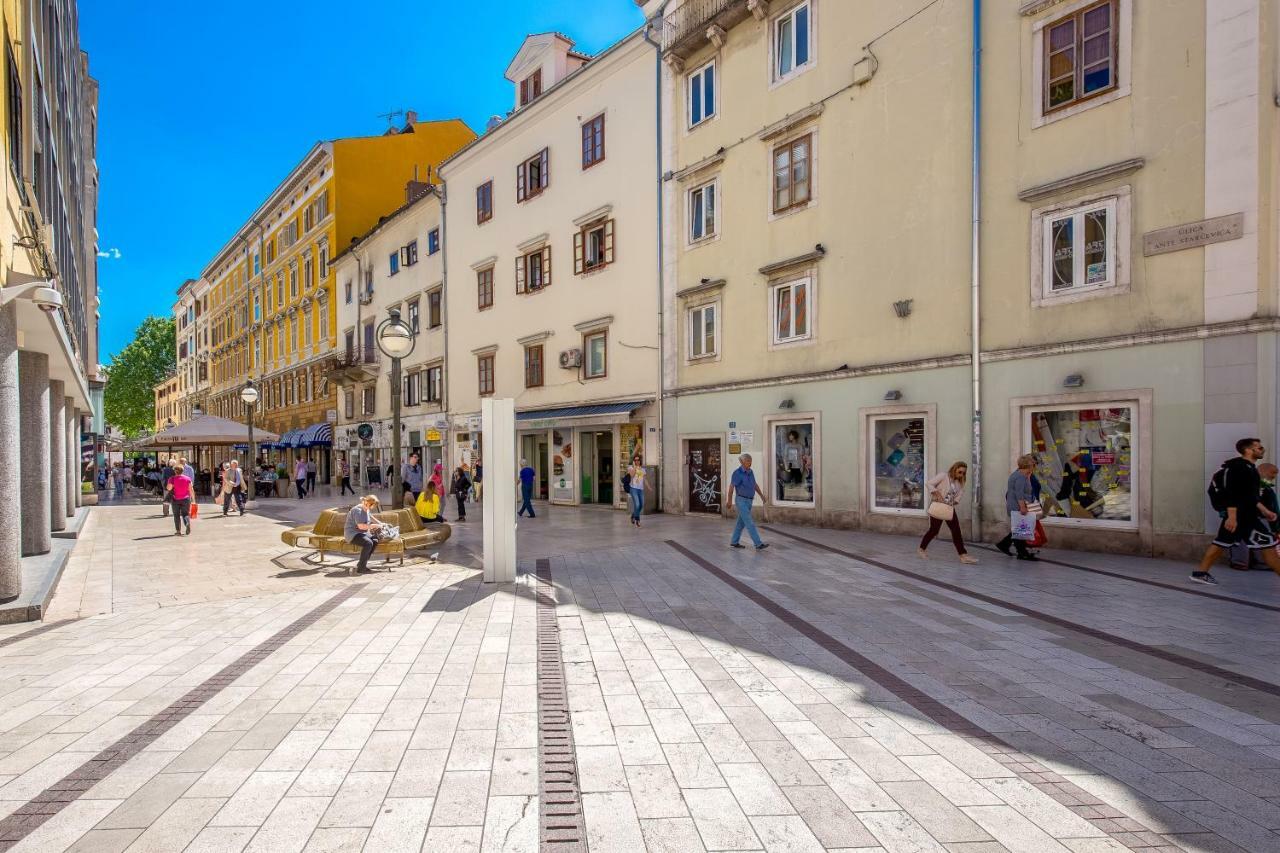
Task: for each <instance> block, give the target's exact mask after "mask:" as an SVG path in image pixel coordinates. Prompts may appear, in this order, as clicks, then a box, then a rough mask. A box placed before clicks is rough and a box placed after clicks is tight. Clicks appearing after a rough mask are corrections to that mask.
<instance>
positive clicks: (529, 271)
mask: <svg viewBox="0 0 1280 853" xmlns="http://www.w3.org/2000/svg"><path fill="white" fill-rule="evenodd" d="M550 284H551V247H550V246H543V247H542V248H541V249H534V250H533V251H532V252H530V253H528V254H527V255H521V256H519V257H517V258H516V293H534V292H536V291H539V290H541V289H542V288H544V287H547V286H549V285H550Z"/></svg>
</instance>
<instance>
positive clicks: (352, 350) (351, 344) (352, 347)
mask: <svg viewBox="0 0 1280 853" xmlns="http://www.w3.org/2000/svg"><path fill="white" fill-rule="evenodd" d="M346 348H347V358H348V359H351V358H353V357H355V354H356V330H355V329H347V333H346Z"/></svg>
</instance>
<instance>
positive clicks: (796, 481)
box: [773, 422, 814, 503]
mask: <svg viewBox="0 0 1280 853" xmlns="http://www.w3.org/2000/svg"><path fill="white" fill-rule="evenodd" d="M773 436H774V453H773V458H774V460H775V465H776V470H775V471H774V479H775V483H774V487H775V488H774V499H775V501H776V502H778V503H813V489H814V471H813V423H812V422H804V423H793V424H775V425H774V427H773Z"/></svg>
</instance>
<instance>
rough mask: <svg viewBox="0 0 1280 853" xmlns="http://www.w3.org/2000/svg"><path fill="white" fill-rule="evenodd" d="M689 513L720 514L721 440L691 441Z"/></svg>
mask: <svg viewBox="0 0 1280 853" xmlns="http://www.w3.org/2000/svg"><path fill="white" fill-rule="evenodd" d="M687 465H688V469H689V512H705V513H712V514H715V515H719V514H720V504H721V502H722V500H723V498H722V496H721V494H720V440H719V439H716V438H691V439H689V458H688V460H687Z"/></svg>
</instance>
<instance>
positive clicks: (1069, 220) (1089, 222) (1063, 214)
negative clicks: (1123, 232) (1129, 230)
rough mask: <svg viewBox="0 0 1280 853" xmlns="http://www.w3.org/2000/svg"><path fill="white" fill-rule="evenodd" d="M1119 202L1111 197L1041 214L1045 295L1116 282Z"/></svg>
mask: <svg viewBox="0 0 1280 853" xmlns="http://www.w3.org/2000/svg"><path fill="white" fill-rule="evenodd" d="M1116 202H1117V200H1116V199H1114V198H1110V199H1105V200H1102V201H1099V202H1097V203H1095V204H1091V205H1087V206H1084V207H1077V208H1074V209H1068V210H1061V211H1058V212H1055V213H1048V214H1045V215H1044V216H1043V217H1041V220H1040V221H1041V223H1042V230H1043V234H1042V238H1041V239H1042V241H1043V248H1042V250H1041V252H1042V254H1041V257H1042V261H1043V271H1042V281H1041V288H1042V296H1043V297H1050V296H1053V295H1055V294H1065V293H1078V292H1081V291H1088V290H1097V289H1101V288H1104V287H1111V286H1113V285H1115V284H1116V275H1115V264H1116V237H1115V235H1116V231H1117V228H1116V213H1117V210H1116V207H1117V205H1116Z"/></svg>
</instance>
